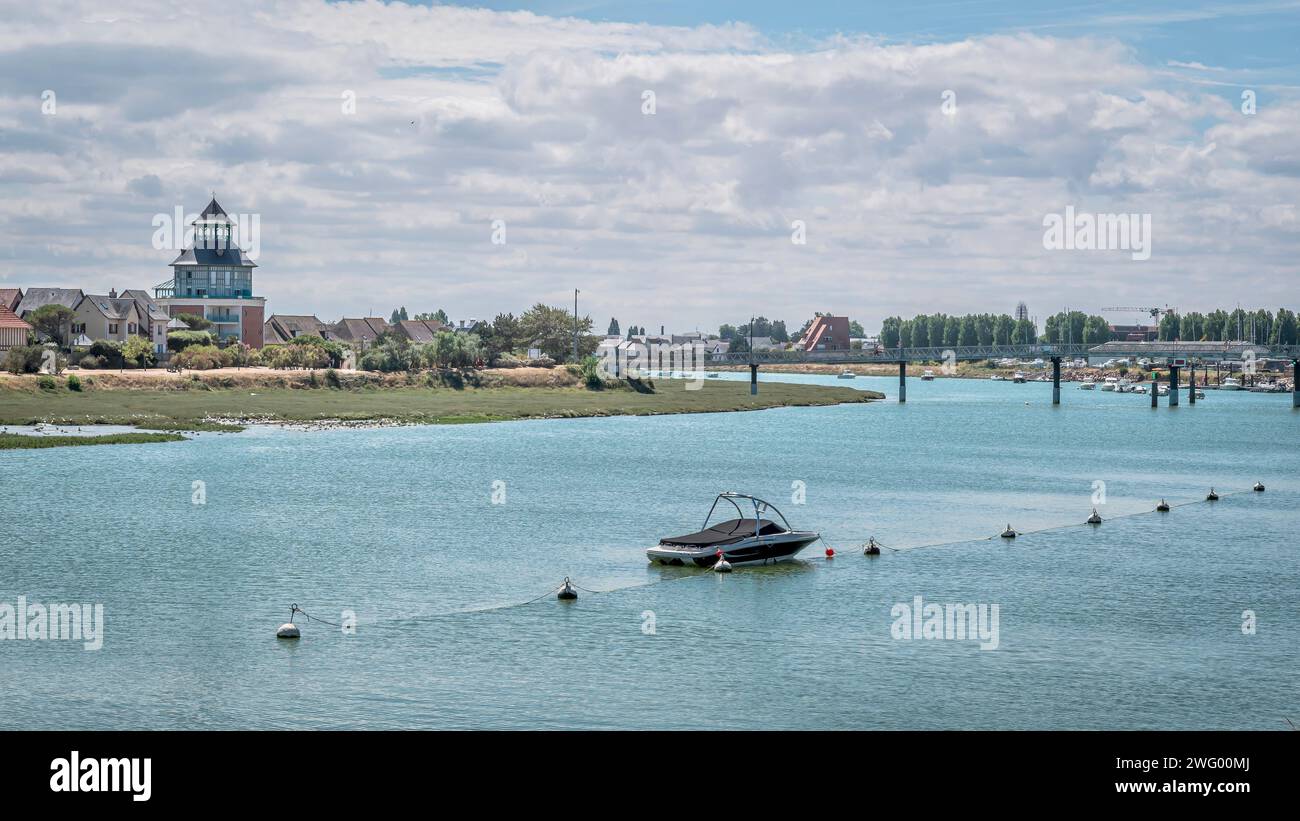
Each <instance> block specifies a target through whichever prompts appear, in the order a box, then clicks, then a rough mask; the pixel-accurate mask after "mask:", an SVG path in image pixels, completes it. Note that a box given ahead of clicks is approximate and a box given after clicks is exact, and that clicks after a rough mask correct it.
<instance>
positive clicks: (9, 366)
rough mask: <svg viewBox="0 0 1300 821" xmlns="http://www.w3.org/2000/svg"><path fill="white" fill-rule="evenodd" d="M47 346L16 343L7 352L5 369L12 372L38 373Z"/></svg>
mask: <svg viewBox="0 0 1300 821" xmlns="http://www.w3.org/2000/svg"><path fill="white" fill-rule="evenodd" d="M44 356H45V348H43V347H41V346H40V345H15V346H14V347H12V348H10V349H9V352H8V353H7V354H5V369H6V370H7V371H9V372H10V373H38V372H40V370H41V361H42V359H43V358H44Z"/></svg>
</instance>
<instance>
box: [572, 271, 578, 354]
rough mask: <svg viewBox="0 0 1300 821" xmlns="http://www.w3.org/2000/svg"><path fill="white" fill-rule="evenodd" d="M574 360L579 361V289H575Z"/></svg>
mask: <svg viewBox="0 0 1300 821" xmlns="http://www.w3.org/2000/svg"><path fill="white" fill-rule="evenodd" d="M573 361H574V363H575V364H576V363H577V361H578V289H577V288H574V289H573Z"/></svg>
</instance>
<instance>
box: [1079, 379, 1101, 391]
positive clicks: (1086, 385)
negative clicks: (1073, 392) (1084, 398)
mask: <svg viewBox="0 0 1300 821" xmlns="http://www.w3.org/2000/svg"><path fill="white" fill-rule="evenodd" d="M1096 388H1097V380H1095V379H1085V380H1083V381H1082V382H1080V383H1079V390H1081V391H1091V390H1096Z"/></svg>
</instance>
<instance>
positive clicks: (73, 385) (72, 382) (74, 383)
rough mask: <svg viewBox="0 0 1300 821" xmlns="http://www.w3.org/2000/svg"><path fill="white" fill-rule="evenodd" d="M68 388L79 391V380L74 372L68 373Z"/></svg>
mask: <svg viewBox="0 0 1300 821" xmlns="http://www.w3.org/2000/svg"><path fill="white" fill-rule="evenodd" d="M68 390H70V391H78V392H80V391H81V380H80V379H78V378H77V375H76V374H75V373H72V374H68Z"/></svg>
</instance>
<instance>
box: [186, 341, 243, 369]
mask: <svg viewBox="0 0 1300 821" xmlns="http://www.w3.org/2000/svg"><path fill="white" fill-rule="evenodd" d="M228 362H229V355H228V354H225V353H224V352H223V351H222V350H221V349H220V348H217V347H216V346H215V345H190V346H188V347H186V348H184V349H182V350H181V351H179V352H178V353H176V354H175V355H173V356H172V364H174V365H176V366H177V367H181V368H188V369H190V370H195V371H209V370H212V369H213V368H221V367H225V366H226V365H227V364H228Z"/></svg>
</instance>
